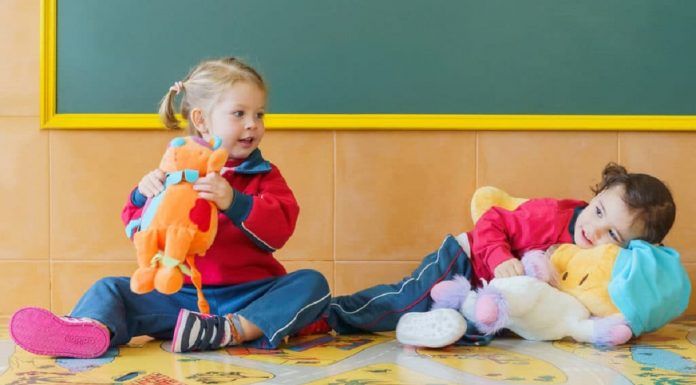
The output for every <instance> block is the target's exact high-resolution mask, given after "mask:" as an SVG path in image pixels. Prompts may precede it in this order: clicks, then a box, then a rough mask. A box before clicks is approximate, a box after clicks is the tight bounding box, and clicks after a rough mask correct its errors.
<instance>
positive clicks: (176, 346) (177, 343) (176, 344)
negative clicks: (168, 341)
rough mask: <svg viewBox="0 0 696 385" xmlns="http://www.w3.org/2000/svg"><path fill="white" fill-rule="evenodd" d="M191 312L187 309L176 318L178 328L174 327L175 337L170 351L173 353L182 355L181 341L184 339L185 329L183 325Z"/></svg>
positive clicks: (181, 311) (182, 310)
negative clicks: (183, 320) (182, 321)
mask: <svg viewBox="0 0 696 385" xmlns="http://www.w3.org/2000/svg"><path fill="white" fill-rule="evenodd" d="M189 313H190V311H188V310H186V309H181V310H179V316H178V317H177V318H176V326H175V327H174V335H173V337H172V345H171V347H170V351H171V352H172V353H181V341H182V339H183V338H184V336H183V335H181V334H183V333H184V328H183V327H182V325H181V320H182V319H187V318H188V315H189Z"/></svg>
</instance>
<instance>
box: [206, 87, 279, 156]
mask: <svg viewBox="0 0 696 385" xmlns="http://www.w3.org/2000/svg"><path fill="white" fill-rule="evenodd" d="M265 109H266V93H265V92H264V91H263V90H262V89H260V88H259V87H258V86H257V85H256V84H253V83H250V82H245V81H240V82H236V83H234V84H233V85H232V87H230V88H229V89H228V90H227V91H225V92H224V93H223V94H222V95H221V96H220V99H218V101H217V103H216V104H215V105H214V106H213V108H212V111H210V113H209V114H207V116H205V117H204V119H205V120H204V123H203V124H204V130H201V134H202V135H203V138H204V139H206V140H210V136H211V135H217V136H219V137H220V138H221V139H222V146H223V147H224V148H225V149H226V150H227V153H228V154H229V156H230V158H231V159H235V160H243V159H246V158H247V157H249V155H250V154H251V153H252V152H253V151H254V150H255V149H256V148H257V147H258V146H259V143H261V139H262V138H263V135H264V133H265V132H266V127H265V126H264V123H263V117H264V114H265Z"/></svg>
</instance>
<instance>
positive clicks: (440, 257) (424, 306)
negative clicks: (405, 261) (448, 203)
mask: <svg viewBox="0 0 696 385" xmlns="http://www.w3.org/2000/svg"><path fill="white" fill-rule="evenodd" d="M472 269H473V267H472V266H471V263H470V262H469V256H468V255H467V254H466V253H465V252H464V250H462V247H461V246H460V245H459V243H458V242H457V240H456V239H455V238H454V237H453V236H451V235H448V236H447V237H446V238H445V240H444V241H443V242H442V245H440V248H438V249H437V250H436V251H435V252H433V253H431V254H429V255H427V256H426V257H425V258H423V262H421V264H420V266H419V267H418V268H417V269H416V270H415V271H414V272H413V273H412V274H411V276H410V277H406V278H404V279H403V280H401V281H400V282H397V283H394V284H391V285H377V286H373V287H370V288H368V289H365V290H362V291H359V292H357V293H354V294H351V295H345V296H340V297H335V298H334V299H333V300H332V301H331V305H330V306H329V309H328V322H329V325H330V326H331V327H332V328H333V329H334V330H335V331H337V332H338V333H340V334H348V333H356V332H360V331H368V332H379V331H390V330H394V329H396V323H397V321H398V320H399V317H401V316H402V315H403V314H404V313H408V312H414V311H416V312H423V311H428V310H430V307H431V306H432V299H431V298H430V289H431V288H432V287H433V286H435V284H436V283H438V282H440V281H443V280H448V279H452V278H453V277H454V276H455V275H463V276H465V277H467V278H469V279H471V276H472Z"/></svg>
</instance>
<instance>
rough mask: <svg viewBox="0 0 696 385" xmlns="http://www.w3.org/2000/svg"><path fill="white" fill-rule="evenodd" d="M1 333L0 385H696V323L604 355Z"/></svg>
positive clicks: (315, 340)
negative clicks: (28, 338) (80, 345)
mask: <svg viewBox="0 0 696 385" xmlns="http://www.w3.org/2000/svg"><path fill="white" fill-rule="evenodd" d="M2 325H3V326H1V327H0V384H2V385H5V384H12V385H19V384H83V385H88V384H127V385H145V384H158V385H159V384H168V385H173V384H177V385H178V384H336V385H338V384H351V385H361V384H370V385H375V384H420V385H423V384H569V385H575V384H577V385H588V384H611V385H623V384H636V385H638V384H656V385H657V384H664V385H682V384H696V320H684V321H680V322H676V323H672V324H669V325H667V326H666V327H664V328H663V329H661V330H660V331H659V332H656V333H652V334H648V335H644V336H643V337H641V338H640V339H638V340H636V341H635V342H633V343H632V344H630V345H626V346H622V347H619V348H614V349H608V350H599V349H596V348H593V347H591V346H587V345H582V344H575V343H571V342H567V341H558V342H554V343H543V342H530V341H524V340H521V339H518V338H515V337H506V338H498V339H496V340H495V341H494V342H493V343H492V344H491V345H489V346H484V347H465V346H457V347H450V348H447V349H441V350H432V349H413V348H410V347H405V346H402V345H400V344H399V343H397V342H396V341H395V340H394V339H393V335H390V334H380V335H354V336H336V337H334V336H330V335H316V336H309V337H303V338H300V339H294V340H291V341H290V342H289V343H288V344H285V345H284V346H282V348H281V349H279V350H274V351H259V350H249V349H245V348H231V349H227V350H219V351H213V352H205V353H195V354H173V353H170V352H169V351H168V347H169V343H168V342H162V341H149V340H146V339H141V340H134V341H132V342H131V344H129V345H128V346H123V347H120V348H117V349H116V348H114V349H111V350H109V351H108V352H107V354H106V355H105V356H103V357H101V358H98V359H89V360H86V359H53V358H47V357H39V356H35V355H32V354H30V353H27V352H25V351H23V350H21V349H19V348H16V347H15V345H14V344H13V343H12V342H11V340H9V338H8V335H7V329H6V326H5V325H6V323H5V322H3V324H2Z"/></svg>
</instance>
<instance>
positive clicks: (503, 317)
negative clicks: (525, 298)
mask: <svg viewBox="0 0 696 385" xmlns="http://www.w3.org/2000/svg"><path fill="white" fill-rule="evenodd" d="M477 293H478V301H480V300H481V298H484V297H487V298H490V299H492V300H493V302H494V303H495V304H496V306H497V307H498V314H497V317H496V319H495V320H494V321H493V322H489V323H483V322H479V321H478V320H474V324H475V325H476V328H477V329H478V330H479V331H480V332H481V333H484V334H494V333H495V332H497V331H498V330H500V329H502V328H504V327H505V326H507V324H508V321H509V319H510V314H509V313H508V309H507V303H506V302H505V297H503V294H502V293H500V291H498V289H496V288H494V287H492V286H490V285H484V286H483V287H482V288H480V289H479V290H478V291H477Z"/></svg>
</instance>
